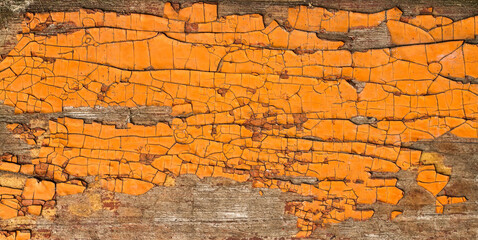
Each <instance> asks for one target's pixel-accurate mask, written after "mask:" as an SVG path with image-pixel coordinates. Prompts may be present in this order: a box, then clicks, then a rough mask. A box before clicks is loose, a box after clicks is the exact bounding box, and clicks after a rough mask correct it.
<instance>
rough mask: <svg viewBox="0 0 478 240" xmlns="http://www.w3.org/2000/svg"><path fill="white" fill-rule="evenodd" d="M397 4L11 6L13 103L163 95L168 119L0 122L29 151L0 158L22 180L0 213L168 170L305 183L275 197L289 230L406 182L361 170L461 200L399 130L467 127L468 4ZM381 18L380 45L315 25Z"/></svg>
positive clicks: (161, 177)
mask: <svg viewBox="0 0 478 240" xmlns="http://www.w3.org/2000/svg"><path fill="white" fill-rule="evenodd" d="M401 15H402V13H401V11H400V10H399V9H397V8H394V9H390V10H386V11H382V12H378V13H373V14H364V13H355V12H349V11H341V10H339V11H328V10H326V9H324V8H318V7H317V8H309V7H304V6H299V7H294V8H290V9H289V13H288V19H287V21H286V22H285V24H283V25H279V24H278V22H276V21H273V22H272V23H270V24H269V25H267V26H265V25H264V22H263V19H262V16H261V15H258V14H249V15H230V16H225V17H220V18H218V16H217V6H216V5H213V4H203V3H196V4H193V5H192V6H191V7H187V8H183V9H178V8H177V7H176V6H175V5H172V4H169V3H167V4H166V5H165V8H164V14H163V16H162V17H160V16H153V15H145V14H128V15H119V14H117V13H112V12H102V11H91V10H81V11H79V12H51V13H36V14H32V13H28V14H26V15H25V20H24V22H23V31H22V33H20V34H19V35H18V44H17V45H16V46H15V48H14V49H13V50H12V51H11V52H10V53H9V54H8V55H7V56H6V57H5V58H4V59H3V61H2V62H1V63H0V70H1V72H0V77H1V81H0V100H2V101H3V102H4V104H6V105H9V106H12V107H14V109H15V113H17V114H22V113H37V112H41V113H53V112H61V111H62V110H63V108H66V107H92V108H93V107H97V108H98V107H116V106H122V107H131V108H134V107H139V106H168V107H171V108H172V112H171V115H172V116H173V117H174V118H173V119H172V121H170V122H160V123H158V124H156V125H151V126H146V125H139V124H138V125H135V124H133V123H129V124H128V125H127V127H126V128H124V129H123V128H117V127H115V126H114V125H108V124H102V123H98V122H92V123H87V122H85V121H84V120H81V119H73V118H67V117H65V118H58V119H54V120H50V121H48V122H47V123H44V124H18V123H13V124H9V125H7V128H8V129H9V130H10V131H11V132H12V133H14V134H15V135H16V136H17V137H19V138H21V139H23V140H24V141H25V142H26V143H27V144H29V145H31V146H36V147H38V149H39V150H38V151H32V158H31V159H29V160H27V161H25V160H21V159H19V158H18V157H17V156H15V155H12V154H5V155H3V156H2V159H1V160H2V161H1V162H0V170H3V171H11V172H17V173H22V174H25V175H27V176H30V177H31V178H29V179H28V180H27V181H26V182H25V184H24V187H23V188H9V187H2V186H0V194H1V200H0V217H1V218H3V219H8V218H13V217H16V216H22V215H25V214H32V215H41V214H42V210H43V209H44V208H51V207H54V206H55V199H56V197H57V196H62V195H70V194H78V193H82V192H83V191H84V190H85V189H86V188H88V187H100V188H104V189H107V190H110V191H114V192H121V193H126V194H132V195H140V194H143V193H145V192H147V191H148V190H149V189H151V188H152V187H154V186H171V185H174V181H175V178H176V177H178V176H180V175H183V174H194V175H197V176H198V177H200V178H204V177H225V178H229V179H233V180H235V181H239V182H244V181H249V182H252V183H253V186H254V187H258V188H278V189H281V190H282V191H290V192H295V193H298V194H300V195H304V196H312V197H313V201H297V202H289V203H288V204H287V207H286V212H287V213H290V214H293V215H295V216H297V217H298V222H297V226H298V233H297V235H296V236H297V237H307V236H309V235H310V234H311V233H312V231H313V230H314V229H315V228H317V227H323V226H326V225H327V224H330V223H338V222H341V221H344V220H346V219H350V218H352V219H355V220H366V219H369V218H371V217H372V215H373V214H374V211H373V210H371V209H367V208H366V207H363V206H366V205H370V204H374V203H376V202H377V201H379V202H383V203H388V204H397V203H398V202H399V201H400V199H402V197H403V196H404V194H406V193H404V192H403V191H402V190H401V189H399V188H398V187H397V181H398V179H397V178H393V177H390V178H377V177H373V174H374V173H396V172H398V171H406V170H415V169H418V174H417V178H416V181H417V184H418V185H419V186H421V187H423V188H425V189H426V190H427V191H429V192H430V193H431V194H433V195H434V196H435V198H436V211H437V212H438V213H442V212H443V208H444V207H445V206H446V205H447V204H453V203H459V202H464V201H466V197H465V196H447V195H446V194H445V193H444V192H443V191H442V190H443V188H444V187H445V186H446V184H447V183H448V181H449V179H450V176H452V171H451V170H450V169H449V168H447V167H446V166H444V165H443V163H442V160H440V159H439V158H440V157H439V156H436V155H433V154H426V155H425V153H423V155H422V152H421V151H420V150H416V149H411V148H409V147H408V145H407V144H406V143H409V142H414V141H420V140H431V139H435V138H437V137H439V136H441V135H443V134H445V133H450V134H453V135H455V136H457V137H462V138H478V121H477V118H478V96H477V94H478V85H477V83H478V82H477V80H476V78H478V70H477V69H478V57H477V56H478V47H477V45H475V44H471V43H467V42H465V40H467V39H474V38H475V34H477V33H478V24H476V23H477V22H478V17H471V18H467V19H463V20H460V21H456V22H453V21H452V20H451V19H448V18H446V17H435V16H433V15H419V16H416V17H415V18H404V17H402V16H401ZM380 24H386V26H387V28H388V30H389V32H390V36H391V40H392V43H393V44H394V47H391V48H383V49H370V50H368V51H364V52H351V51H349V50H346V49H342V48H341V47H342V46H343V43H342V42H341V41H331V40H325V39H320V38H319V37H318V36H317V33H324V32H338V33H340V32H348V31H350V30H352V29H357V28H373V27H376V26H378V25H380ZM89 176H92V177H95V181H94V183H90V184H89V183H87V182H86V181H85V180H84V179H85V177H89ZM463 194H465V193H463ZM358 205H360V207H357V206H358ZM401 213H402V211H400V210H395V211H393V212H391V213H390V214H391V215H390V219H394V218H395V217H397V216H398V215H400V214H401ZM2 234H3V233H2ZM22 234H23V232H6V233H4V235H5V236H8V237H9V238H10V239H22V238H21V237H22V236H23V235H22Z"/></svg>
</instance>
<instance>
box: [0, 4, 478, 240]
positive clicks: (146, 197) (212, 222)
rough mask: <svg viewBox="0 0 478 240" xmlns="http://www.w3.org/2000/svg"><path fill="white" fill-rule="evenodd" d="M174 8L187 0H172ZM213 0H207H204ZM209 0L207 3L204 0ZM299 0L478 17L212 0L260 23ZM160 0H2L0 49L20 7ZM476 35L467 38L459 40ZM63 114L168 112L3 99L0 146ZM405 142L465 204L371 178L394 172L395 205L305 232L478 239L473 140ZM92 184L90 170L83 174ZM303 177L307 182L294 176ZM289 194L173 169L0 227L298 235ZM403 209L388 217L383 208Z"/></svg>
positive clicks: (383, 42)
mask: <svg viewBox="0 0 478 240" xmlns="http://www.w3.org/2000/svg"><path fill="white" fill-rule="evenodd" d="M175 2H179V3H181V7H187V6H190V5H191V3H192V2H191V1H175ZM207 2H211V1H207ZM212 2H215V1H212ZM297 5H306V6H316V7H325V8H330V9H340V10H348V11H357V12H363V13H375V12H379V11H383V10H387V9H391V8H393V7H399V8H400V9H401V10H402V11H403V16H409V17H411V16H415V15H418V14H419V13H420V12H422V11H423V10H424V9H427V8H429V7H433V13H434V14H435V15H441V16H447V17H449V18H451V19H453V20H455V21H458V20H461V19H464V18H466V17H470V16H475V15H478V1H472V0H454V1H446V0H443V1H440V0H434V1H431V0H430V1H423V0H422V1H409V0H406V1H380V0H370V1H364V0H356V1H353V0H337V1H296V0H288V1H267V0H266V1H263V0H258V1H245V0H228V1H219V4H218V15H219V16H226V15H232V14H250V13H258V14H261V15H262V16H264V21H265V24H268V23H270V22H271V21H272V20H277V21H278V22H279V23H280V24H283V23H284V21H285V20H286V19H287V9H288V8H289V7H294V6H297ZM163 7H164V2H163V1H155V0H144V1H140V0H132V1H127V0H124V1H122V0H104V1H93V0H85V1H57V0H26V1H24V0H18V1H16V0H8V1H7V0H6V1H3V2H2V3H0V26H1V27H2V28H1V29H0V54H2V55H5V54H7V53H8V52H9V51H10V50H11V49H12V48H13V47H14V46H15V45H16V43H17V42H16V37H15V35H16V33H17V32H19V31H21V26H20V23H21V21H22V18H23V17H22V16H23V14H24V13H25V12H52V11H77V10H79V9H101V10H103V11H112V12H117V13H121V14H128V13H146V14H152V15H162V12H163ZM318 36H319V37H321V38H323V39H328V40H340V41H344V43H345V45H344V49H348V50H350V51H352V52H354V51H364V50H366V49H376V48H386V47H393V46H394V45H393V43H392V42H391V39H390V34H389V32H388V30H387V28H386V26H385V25H384V24H382V25H380V26H378V27H375V28H367V29H355V30H351V31H350V32H347V33H318ZM466 41H467V42H470V43H475V42H476V40H475V39H467V40H466ZM61 117H70V118H76V119H83V120H85V122H87V123H91V122H100V123H103V124H114V125H116V127H117V128H124V127H125V126H127V124H128V123H133V124H137V125H154V124H157V123H158V122H165V123H168V122H170V121H171V120H172V119H173V116H171V108H168V107H151V106H149V107H139V108H127V107H117V108H104V109H91V108H70V109H65V110H64V111H63V112H59V113H25V114H14V109H13V108H12V107H10V106H6V105H3V104H2V105H0V154H4V153H11V154H14V155H17V156H19V159H21V158H22V157H24V158H29V157H30V150H31V146H29V145H28V144H26V143H25V142H22V141H21V140H20V139H18V138H15V137H14V136H13V135H12V133H11V132H10V131H8V130H7V128H6V125H7V124H11V123H31V122H32V121H35V120H42V121H48V120H50V119H56V118H61ZM406 146H407V147H410V149H416V150H420V151H422V152H424V153H437V154H439V155H441V156H443V157H444V165H445V166H447V167H451V168H452V174H451V178H450V181H449V183H448V184H447V185H446V187H445V188H444V190H443V191H444V192H445V193H446V194H447V195H448V196H465V197H466V200H467V201H466V202H464V203H458V204H450V205H446V207H445V208H444V213H443V214H438V213H436V211H435V198H434V196H433V195H432V194H430V192H428V191H426V190H425V189H424V188H422V187H420V186H418V185H417V183H416V177H417V169H413V170H410V171H400V172H398V173H396V174H386V173H385V174H383V175H381V176H380V174H377V177H396V178H397V179H398V183H397V187H398V188H400V189H402V190H403V191H404V193H405V194H404V197H403V199H401V200H400V201H399V203H398V204H397V205H391V204H385V203H376V204H373V205H366V206H358V207H359V208H360V207H363V208H366V209H373V210H374V215H373V217H372V218H371V219H368V220H364V221H355V220H352V219H349V220H346V221H344V222H340V223H337V224H327V225H326V226H323V227H319V228H317V229H315V231H314V232H313V233H312V235H311V236H309V238H310V239H476V238H478V154H477V153H478V141H477V139H467V138H459V137H456V136H453V135H452V134H446V135H443V136H440V137H439V138H436V139H434V140H423V141H418V142H412V143H406ZM27 178H28V176H26V175H23V174H14V173H10V172H7V171H1V172H0V185H1V186H4V185H5V186H6V185H12V184H13V185H14V184H20V185H21V184H22V183H23V184H24V182H25V181H26V179H27ZM84 180H85V182H87V183H88V184H92V183H93V182H94V181H95V179H94V177H87V178H85V179H84ZM301 181H307V179H306V180H301ZM307 200H311V198H310V197H305V196H302V195H299V194H295V193H290V192H288V193H284V192H281V191H280V190H278V189H268V188H253V187H252V183H251V182H244V183H238V182H235V181H232V180H228V179H223V178H205V179H199V178H197V177H196V176H194V175H185V176H180V177H178V178H177V179H176V184H175V185H174V186H167V187H166V186H157V187H154V188H152V189H151V190H150V191H148V192H147V193H145V194H142V195H139V196H134V195H128V194H123V193H113V192H110V191H106V190H102V189H88V190H87V191H85V192H84V193H82V194H76V195H70V196H60V197H57V200H56V201H57V202H56V205H55V206H51V207H45V209H44V210H43V212H42V216H31V215H27V216H23V217H16V218H12V219H6V220H0V229H1V230H4V231H15V230H18V229H26V230H29V231H31V233H32V238H33V239H231V240H232V239H291V238H292V236H293V235H294V234H296V233H297V227H296V225H297V218H296V217H295V216H294V215H290V214H286V213H285V209H286V203H287V202H290V201H307ZM393 210H400V211H403V214H401V215H399V216H398V217H397V218H395V219H394V220H393V221H392V220H391V219H390V212H391V211H393Z"/></svg>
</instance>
